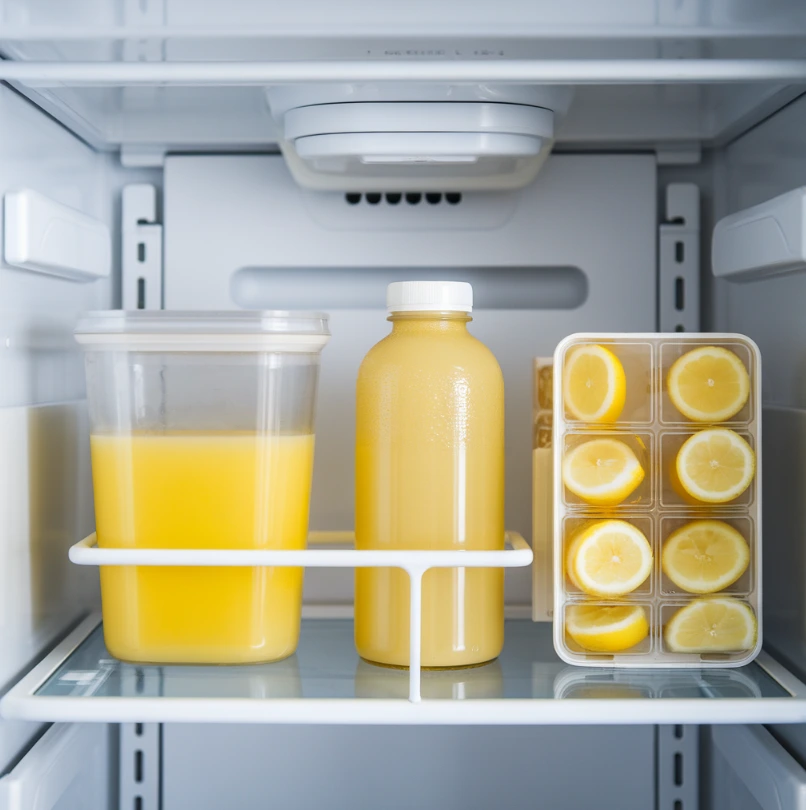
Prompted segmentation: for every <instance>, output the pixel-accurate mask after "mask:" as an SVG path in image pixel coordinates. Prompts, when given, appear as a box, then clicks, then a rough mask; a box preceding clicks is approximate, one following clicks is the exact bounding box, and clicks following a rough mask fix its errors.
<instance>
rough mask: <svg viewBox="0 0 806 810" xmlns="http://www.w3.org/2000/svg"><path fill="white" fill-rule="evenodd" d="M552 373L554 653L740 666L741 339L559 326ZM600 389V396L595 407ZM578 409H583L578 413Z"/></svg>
mask: <svg viewBox="0 0 806 810" xmlns="http://www.w3.org/2000/svg"><path fill="white" fill-rule="evenodd" d="M708 347H711V348H708ZM684 357H685V360H681V358H684ZM677 361H680V362H679V363H677ZM676 363H677V365H676ZM584 364H588V365H584ZM715 364H716V365H715ZM673 367H674V369H675V370H674V372H673V371H672V369H673ZM742 369H743V370H742ZM554 373H555V386H554V436H553V439H554V480H555V482H556V483H555V487H554V565H553V568H554V645H555V648H556V650H557V653H558V654H559V656H560V657H561V658H562V659H563V660H564V661H566V662H568V663H570V664H578V665H584V666H607V667H614V666H615V667H618V666H626V667H708V666H719V667H725V666H740V665H743V664H746V663H748V662H749V661H751V660H752V659H753V658H754V657H755V656H756V655H757V654H758V651H759V650H760V649H761V359H760V356H759V352H758V348H757V347H756V345H755V344H754V343H753V342H752V341H751V340H749V339H748V338H746V337H743V336H741V335H727V334H688V335H682V334H677V333H675V334H644V335H639V334H635V335H629V334H623V335H617V334H601V335H597V334H584V335H571V336H570V337H567V338H566V339H565V340H563V341H562V342H561V343H560V345H559V346H558V347H557V350H556V352H555V356H554ZM605 379H606V380H607V382H606V383H604V382H603V380H605ZM602 386H604V388H603V387H602ZM586 389H588V390H589V391H590V392H592V393H591V398H589V399H588V398H587V392H586ZM605 389H607V390H609V391H611V392H614V393H613V396H612V397H609V395H608V396H605V397H604V398H602V400H601V402H600V401H599V400H598V399H597V396H598V394H595V392H596V391H601V390H605ZM703 397H705V398H706V399H705V400H703ZM713 397H715V398H713ZM703 401H704V402H705V403H706V405H707V408H706V409H705V410H702V409H701V410H699V411H698V410H696V409H695V408H694V405H693V404H692V403H695V404H700V405H701V403H702V402H703ZM726 403H727V404H726ZM588 407H591V408H596V407H598V411H593V412H592V413H593V417H592V418H586V414H587V413H591V411H587V410H586V408H588ZM705 407H706V406H705V405H701V408H705ZM681 408H682V410H681ZM720 409H721V410H720ZM593 442H595V443H597V444H591V443H593ZM613 443H616V444H617V445H618V452H615V453H614V451H613ZM622 453H623V459H624V460H623V459H622V455H621V454H622ZM611 464H612V465H616V466H617V468H618V470H619V471H620V472H619V473H618V475H619V476H620V477H618V478H614V479H613V480H614V481H616V482H617V485H613V484H611V483H607V484H605V485H602V484H600V483H599V482H600V481H602V480H606V477H607V476H610V475H611V474H610V473H607V474H606V477H605V478H602V477H601V475H602V474H603V473H601V471H600V470H599V469H594V468H599V467H603V466H607V465H611ZM614 469H615V468H614ZM683 481H685V483H683ZM618 482H620V483H618ZM602 487H603V488H602ZM608 488H609V489H608ZM720 488H722V489H720ZM694 494H696V497H695V496H694ZM611 521H619V523H617V524H616V523H612V522H611ZM642 537H643V538H645V540H642V539H641V538H642ZM613 538H614V539H613ZM647 553H648V554H649V555H650V556H651V560H650V559H649V557H647ZM631 555H632V556H631ZM615 571H618V572H622V571H636V572H640V573H637V574H636V575H635V578H634V579H629V578H628V579H626V580H625V579H624V577H623V575H622V574H621V573H618V574H615V575H614V574H613V572H615ZM715 571H716V572H718V573H720V576H722V579H721V580H720V579H718V578H714V577H715V573H714V572H715ZM608 577H613V579H614V580H615V584H614V581H612V580H609V579H608ZM627 585H629V589H628V590H627V591H626V592H620V593H615V594H614V593H611V592H610V591H611V590H612V589H614V588H615V589H618V588H626V586H627ZM600 608H601V610H600ZM681 611H686V612H684V613H681ZM608 633H609V634H610V635H607V634H608ZM734 639H737V640H734Z"/></svg>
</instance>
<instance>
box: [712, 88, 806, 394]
mask: <svg viewBox="0 0 806 810" xmlns="http://www.w3.org/2000/svg"><path fill="white" fill-rule="evenodd" d="M804 128H806V96H801V98H799V99H798V100H797V101H795V102H793V103H792V104H790V105H789V106H788V107H786V108H785V109H784V110H782V111H781V112H779V113H778V114H777V115H775V116H773V117H772V118H770V119H768V120H767V121H765V122H764V123H763V124H761V125H759V126H758V127H756V128H755V129H753V130H752V131H751V132H749V133H748V134H747V135H745V136H744V137H742V138H740V139H739V140H738V141H736V142H735V143H734V144H732V145H731V146H730V147H729V148H728V149H727V150H726V151H725V153H724V154H723V155H722V156H721V157H720V159H719V161H718V164H717V181H718V188H717V193H716V194H715V200H716V210H715V212H714V215H715V216H714V218H715V220H719V219H722V218H723V217H725V216H727V215H730V214H734V213H736V212H738V211H743V210H745V209H748V208H750V207H752V206H755V205H759V204H760V203H764V202H767V201H769V200H772V199H773V198H775V197H778V196H779V195H781V194H784V193H786V192H790V191H793V190H794V189H796V188H798V187H800V186H804V185H806V141H804V139H803V138H802V137H800V133H802V132H803V130H804ZM788 199H789V198H788ZM774 247H775V245H774V244H770V245H769V250H768V252H769V253H770V254H771V255H772V251H773V248H774ZM755 250H756V252H757V253H759V252H762V250H763V249H762V247H761V246H760V245H758V244H756V246H755ZM771 260H774V259H772V258H771ZM714 287H715V289H714V293H715V294H714V296H713V297H714V299H715V301H716V305H715V312H714V313H713V315H714V317H713V323H712V324H710V326H711V327H712V329H713V330H714V331H719V332H722V331H725V332H741V333H743V334H746V335H748V336H749V337H751V338H753V340H755V342H756V343H757V344H758V346H759V349H761V356H762V357H763V358H764V401H765V403H767V404H775V405H783V406H789V407H796V408H806V366H804V364H803V360H802V357H803V352H802V347H803V346H804V345H806V318H804V317H803V306H802V303H803V301H804V300H806V273H794V274H791V275H781V276H773V277H770V278H765V279H763V280H761V281H756V282H751V283H747V284H735V283H731V282H728V281H724V280H718V281H715V282H714Z"/></svg>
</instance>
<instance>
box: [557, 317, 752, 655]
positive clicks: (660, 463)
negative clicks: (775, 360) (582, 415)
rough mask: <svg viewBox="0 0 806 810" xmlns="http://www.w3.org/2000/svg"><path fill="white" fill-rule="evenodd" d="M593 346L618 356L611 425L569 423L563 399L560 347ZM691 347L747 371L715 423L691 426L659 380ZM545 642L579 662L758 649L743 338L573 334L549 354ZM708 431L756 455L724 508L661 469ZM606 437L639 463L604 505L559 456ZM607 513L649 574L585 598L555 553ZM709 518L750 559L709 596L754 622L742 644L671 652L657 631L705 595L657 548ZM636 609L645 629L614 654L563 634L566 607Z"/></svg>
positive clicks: (748, 358)
mask: <svg viewBox="0 0 806 810" xmlns="http://www.w3.org/2000/svg"><path fill="white" fill-rule="evenodd" d="M588 344H590V345H600V346H604V347H606V348H607V349H609V350H610V351H611V352H613V353H614V354H615V355H616V356H617V357H618V359H619V360H620V362H621V364H622V366H623V368H624V374H625V378H626V389H627V390H626V397H625V403H624V408H623V410H622V412H621V414H620V416H619V417H618V419H617V420H616V421H614V422H610V423H601V422H600V423H592V422H582V421H579V420H577V419H575V418H573V416H572V415H571V414H570V413H568V412H567V409H566V405H565V402H564V397H563V392H564V369H565V361H566V355H567V353H568V352H569V351H570V350H571V349H573V348H574V347H576V346H580V345H588ZM697 346H720V347H723V348H726V349H729V350H730V351H732V352H733V353H734V354H736V355H737V356H738V357H739V358H740V359H741V361H742V363H743V364H744V366H745V368H746V369H747V371H748V372H749V376H750V396H749V398H748V400H747V403H746V404H745V406H744V407H743V408H742V410H741V411H739V413H737V414H736V415H735V416H734V417H732V418H730V419H729V420H725V421H722V422H711V423H705V422H692V421H690V420H689V419H687V418H686V417H685V416H684V415H682V414H681V413H680V412H679V411H678V410H677V409H676V408H675V406H674V405H673V403H672V401H671V399H670V397H669V394H668V391H667V376H668V373H669V369H670V368H671V366H672V364H673V363H674V362H675V360H677V359H678V358H679V357H680V356H682V355H683V354H685V353H686V352H688V351H691V350H692V349H695V348H696V347H697ZM554 373H555V385H554V419H553V422H554V424H553V431H554V432H553V446H554V458H553V464H554V470H553V472H554V481H555V487H554V498H553V506H554V554H553V556H554V562H553V568H554V647H555V649H556V650H557V654H558V655H559V656H560V657H561V658H562V659H563V660H564V661H566V662H567V663H569V664H574V665H580V666H588V667H591V666H593V667H596V666H600V667H641V668H647V667H690V668H700V669H701V668H704V667H737V666H742V665H744V664H747V663H749V662H750V661H752V660H753V659H754V658H755V657H756V655H757V654H758V652H759V651H760V649H761V644H762V615H761V357H760V355H759V351H758V347H757V346H756V345H755V343H753V341H751V340H750V339H749V338H747V337H744V336H742V335H733V334H678V333H672V334H576V335H571V336H569V337H567V338H565V340H563V341H562V342H561V343H560V345H559V346H558V347H557V350H556V352H555V354H554ZM713 427H724V428H728V429H730V430H732V431H735V432H736V433H738V434H739V435H740V436H742V437H743V438H744V439H746V440H747V442H748V443H749V444H750V446H751V448H752V449H753V450H754V452H755V456H756V473H755V477H754V479H753V481H752V483H751V484H750V486H749V487H748V488H747V490H746V491H745V492H744V493H743V494H742V495H740V496H739V497H738V498H736V499H734V500H733V501H730V502H729V503H725V504H707V503H702V502H697V501H694V500H693V499H692V498H691V497H690V496H687V495H686V493H685V492H683V491H681V488H680V485H679V483H678V482H677V481H675V480H673V479H674V477H675V476H674V475H673V474H671V471H672V470H673V468H674V460H675V458H676V455H677V452H678V450H679V449H680V446H681V445H682V443H683V442H684V441H685V440H686V438H688V437H689V436H690V435H692V434H693V433H696V432H698V431H701V430H705V429H708V428H713ZM603 437H608V438H615V439H618V440H620V441H623V442H625V443H626V444H627V445H628V446H630V447H631V449H632V450H633V451H634V452H635V454H636V456H637V457H638V459H639V461H640V462H641V464H642V466H643V467H644V473H645V475H644V479H643V481H642V482H641V483H640V484H639V485H638V487H637V488H636V489H635V490H634V491H633V492H632V493H631V494H630V495H629V496H628V497H626V498H625V499H624V502H622V503H619V504H617V505H614V506H594V505H591V504H589V503H586V502H585V501H583V500H582V499H580V498H579V497H577V496H576V495H574V494H573V493H571V492H570V491H569V490H568V489H567V488H566V487H565V485H564V484H563V477H562V465H563V460H564V458H565V454H566V453H567V452H568V451H569V450H570V449H572V448H573V447H574V446H576V445H577V444H579V443H582V442H585V441H588V440H591V439H595V438H603ZM609 518H614V519H619V520H624V521H627V522H628V523H631V524H633V525H634V526H636V527H637V528H639V529H640V530H641V531H642V533H643V534H644V535H645V536H646V538H647V540H648V541H649V543H650V546H651V548H652V553H653V564H652V572H651V574H650V575H649V577H648V578H647V579H646V580H645V582H644V583H643V584H641V585H640V586H638V587H637V588H636V589H635V590H634V591H633V592H631V593H629V594H627V595H625V596H622V597H618V598H599V597H594V596H589V595H587V594H586V593H584V592H583V591H581V590H580V589H579V588H578V587H576V586H574V585H573V584H572V583H571V581H570V580H569V579H567V577H566V572H565V570H564V568H565V552H566V548H567V544H568V543H569V542H570V538H571V537H572V536H573V535H574V533H575V532H577V531H578V530H579V527H580V526H583V525H585V524H586V523H588V522H592V521H597V520H605V519H609ZM702 519H714V520H720V521H723V522H725V523H728V524H729V525H730V526H732V527H733V528H735V529H737V530H738V531H739V532H740V533H741V534H742V535H743V536H744V538H745V539H746V540H747V543H748V545H749V547H750V563H749V565H748V567H747V570H746V571H745V572H744V574H743V575H742V576H741V577H740V578H739V579H738V580H737V581H736V582H734V583H733V584H732V585H729V586H728V587H726V588H724V589H723V590H721V591H719V592H717V593H714V594H711V596H718V597H722V596H724V597H730V598H733V599H737V600H740V601H742V602H744V603H746V604H748V605H749V606H750V608H751V609H752V610H753V612H754V613H755V616H756V621H757V623H758V634H757V638H756V643H755V645H754V646H753V648H752V649H747V650H737V651H734V652H701V653H677V652H672V651H671V650H669V649H668V648H667V645H666V642H665V638H664V627H665V626H666V624H667V623H668V621H669V620H670V618H671V617H672V616H673V615H674V614H675V613H676V612H677V611H678V610H679V609H680V608H682V607H684V606H685V605H687V604H689V603H690V602H691V601H692V600H695V599H700V598H708V596H701V595H699V594H692V593H688V592H686V591H685V590H683V589H681V588H679V587H677V586H676V585H675V584H674V583H673V582H671V581H670V580H669V578H668V577H667V576H666V574H665V573H664V572H663V569H662V565H661V554H662V550H663V547H664V543H665V542H666V540H667V538H668V537H669V536H670V534H671V533H672V532H673V531H675V530H676V529H678V528H680V527H681V526H683V525H685V524H686V523H687V522H689V521H693V520H702ZM575 604H589V605H624V604H630V605H640V606H641V607H642V608H643V610H644V611H645V613H646V617H647V620H648V623H649V635H648V636H647V637H646V638H645V639H644V640H643V641H641V642H640V643H638V644H636V645H635V646H634V647H632V648H630V649H627V650H624V651H621V652H609V653H602V652H593V651H590V650H586V649H583V648H582V647H580V646H579V645H578V644H576V643H575V642H574V641H573V640H572V639H571V638H570V637H569V636H568V635H567V633H566V630H565V617H566V611H567V609H568V607H569V606H570V605H575Z"/></svg>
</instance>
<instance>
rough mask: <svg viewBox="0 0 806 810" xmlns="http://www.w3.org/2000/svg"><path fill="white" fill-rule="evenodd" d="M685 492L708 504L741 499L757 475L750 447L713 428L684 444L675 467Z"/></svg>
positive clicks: (739, 437) (726, 431)
mask: <svg viewBox="0 0 806 810" xmlns="http://www.w3.org/2000/svg"><path fill="white" fill-rule="evenodd" d="M675 469H676V471H677V478H678V480H679V481H680V485H681V486H682V487H683V489H684V490H685V491H686V492H687V493H688V494H689V495H691V496H692V497H693V498H696V499H697V500H698V501H703V502H705V503H727V502H728V501H732V500H734V499H735V498H738V497H739V496H740V495H741V494H742V493H743V492H744V491H745V490H746V489H747V488H748V487H749V486H750V483H751V481H752V480H753V476H754V475H755V472H756V457H755V454H754V453H753V450H752V448H751V447H750V445H749V444H748V443H747V442H746V441H745V440H744V439H743V438H742V437H741V436H740V435H739V434H738V433H735V432H734V431H732V430H727V429H726V428H710V429H708V430H702V431H700V432H699V433H695V434H694V435H693V436H690V437H689V438H688V439H686V441H685V442H684V443H683V446H682V447H681V448H680V452H679V453H678V454H677V461H676V463H675Z"/></svg>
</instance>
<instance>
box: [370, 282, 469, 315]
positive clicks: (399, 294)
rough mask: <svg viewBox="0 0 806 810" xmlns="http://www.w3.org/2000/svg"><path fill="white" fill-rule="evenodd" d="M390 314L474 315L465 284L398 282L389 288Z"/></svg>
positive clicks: (387, 303) (387, 300)
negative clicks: (440, 313) (445, 313)
mask: <svg viewBox="0 0 806 810" xmlns="http://www.w3.org/2000/svg"><path fill="white" fill-rule="evenodd" d="M386 307H387V309H388V310H389V312H472V311H473V288H472V287H471V286H470V284H468V283H467V282H466V281H395V282H393V283H392V284H390V285H389V286H388V287H387V288H386Z"/></svg>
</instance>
